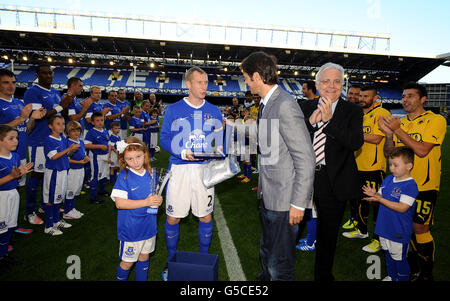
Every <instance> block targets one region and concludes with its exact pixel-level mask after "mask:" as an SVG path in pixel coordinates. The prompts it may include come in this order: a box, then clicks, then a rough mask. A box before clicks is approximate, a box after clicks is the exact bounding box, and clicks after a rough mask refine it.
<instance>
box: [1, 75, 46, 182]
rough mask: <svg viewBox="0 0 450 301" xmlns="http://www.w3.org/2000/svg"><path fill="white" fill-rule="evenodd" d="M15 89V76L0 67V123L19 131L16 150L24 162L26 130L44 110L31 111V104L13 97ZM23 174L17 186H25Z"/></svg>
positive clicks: (42, 114) (25, 155)
mask: <svg viewBox="0 0 450 301" xmlns="http://www.w3.org/2000/svg"><path fill="white" fill-rule="evenodd" d="M15 91H16V76H15V75H14V73H13V72H12V71H10V70H7V69H0V112H1V114H0V124H4V125H8V126H11V127H13V128H16V129H17V130H18V131H19V136H18V139H19V145H18V146H17V149H16V152H17V153H18V154H19V157H20V161H21V162H22V163H26V157H27V140H28V135H27V132H29V131H31V130H32V129H33V128H34V125H35V120H36V119H41V118H42V117H44V115H45V113H46V110H45V109H44V108H41V109H40V110H36V111H32V110H33V109H32V105H31V104H28V105H26V106H25V104H24V103H23V101H22V100H20V99H17V98H14V97H13V96H14V93H15ZM25 178H26V177H25V176H23V177H22V178H20V180H19V186H25Z"/></svg>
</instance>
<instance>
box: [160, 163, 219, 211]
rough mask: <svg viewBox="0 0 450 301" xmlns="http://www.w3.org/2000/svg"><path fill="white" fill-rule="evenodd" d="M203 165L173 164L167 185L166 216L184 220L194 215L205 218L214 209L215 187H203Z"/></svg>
mask: <svg viewBox="0 0 450 301" xmlns="http://www.w3.org/2000/svg"><path fill="white" fill-rule="evenodd" d="M203 168H204V165H203V164H178V165H176V164H172V167H171V171H172V176H171V177H170V180H169V182H168V183H167V191H166V214H167V215H169V216H171V217H175V218H184V217H186V216H187V215H188V214H189V210H190V209H191V208H192V214H193V215H195V216H197V217H205V216H207V215H208V214H210V213H211V212H213V209H214V187H211V188H209V189H207V188H206V187H205V185H203V182H202V178H203Z"/></svg>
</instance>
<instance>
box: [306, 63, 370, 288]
mask: <svg viewBox="0 0 450 301" xmlns="http://www.w3.org/2000/svg"><path fill="white" fill-rule="evenodd" d="M343 83H344V69H343V68H342V67H341V66H340V65H337V64H333V63H327V64H325V65H323V66H322V67H320V69H319V71H318V72H317V75H316V86H317V89H318V91H319V94H320V99H319V100H311V101H305V102H302V103H301V104H300V106H301V109H302V111H303V113H304V114H305V122H306V125H307V127H308V129H309V131H310V134H311V137H312V140H313V148H314V151H315V154H316V168H315V170H316V171H315V177H314V197H313V201H314V204H315V206H316V209H317V216H318V220H317V244H316V262H315V272H314V279H315V280H317V281H332V280H334V276H333V274H332V268H333V261H334V254H335V250H336V243H337V235H338V230H339V226H340V223H341V220H342V216H343V214H344V210H345V203H346V200H349V199H352V198H356V197H358V196H359V195H360V194H361V182H360V179H359V175H358V169H357V166H356V161H355V157H354V151H356V150H358V149H359V148H360V147H361V146H362V145H363V143H364V136H363V131H362V124H363V111H362V108H361V107H360V106H358V105H356V104H353V103H350V102H347V101H345V100H343V99H342V98H341V93H342V85H343Z"/></svg>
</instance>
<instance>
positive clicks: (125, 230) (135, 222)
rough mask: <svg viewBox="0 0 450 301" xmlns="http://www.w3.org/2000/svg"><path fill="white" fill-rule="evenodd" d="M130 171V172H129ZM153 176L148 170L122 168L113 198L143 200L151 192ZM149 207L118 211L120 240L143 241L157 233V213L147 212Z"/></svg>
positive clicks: (112, 193)
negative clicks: (139, 171)
mask: <svg viewBox="0 0 450 301" xmlns="http://www.w3.org/2000/svg"><path fill="white" fill-rule="evenodd" d="M127 171H128V174H127ZM150 182H151V176H150V174H149V173H148V171H145V172H144V173H142V174H138V173H136V172H135V171H133V170H131V169H127V170H122V171H121V172H120V173H119V175H118V176H117V180H116V183H115V184H114V188H113V191H112V192H111V198H112V199H113V200H114V198H115V197H120V198H123V199H129V200H143V199H145V198H147V196H148V195H149V194H151V193H152V192H153V191H152V188H151V187H150ZM148 208H149V207H141V208H137V209H119V210H118V211H117V235H118V237H119V240H120V241H128V242H133V241H141V240H145V239H149V238H151V237H153V236H155V235H156V233H157V226H156V214H150V213H148V212H147V209H148Z"/></svg>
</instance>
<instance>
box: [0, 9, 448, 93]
mask: <svg viewBox="0 0 450 301" xmlns="http://www.w3.org/2000/svg"><path fill="white" fill-rule="evenodd" d="M0 14H1V20H2V22H1V24H0V32H1V35H0V52H1V56H2V58H3V61H2V62H3V63H7V62H10V61H11V59H13V60H14V62H16V63H27V64H35V63H38V62H39V61H42V60H46V59H48V57H51V59H52V62H51V63H52V64H55V65H56V64H57V65H65V64H73V65H77V66H83V65H85V66H92V64H95V65H96V66H99V67H112V66H114V67H115V68H121V69H125V68H128V69H131V66H132V67H133V68H138V69H139V70H142V69H144V70H145V69H155V70H161V71H184V70H185V69H186V68H187V67H189V66H192V65H199V66H202V67H203V68H205V69H207V71H210V72H211V73H231V74H233V73H235V74H240V70H239V63H240V62H241V61H242V60H243V59H244V58H245V57H246V56H247V55H249V54H250V53H252V52H254V51H258V50H264V51H265V52H267V53H269V54H273V55H274V56H275V57H276V58H277V60H278V66H279V69H280V71H281V76H282V77H286V78H287V77H296V78H300V79H308V78H313V77H314V71H316V70H317V69H318V67H320V66H321V65H322V64H324V63H326V62H329V61H332V62H335V63H338V64H340V65H342V66H343V67H344V68H345V69H346V71H347V73H348V78H349V80H351V81H375V82H376V81H380V82H383V83H389V84H394V85H395V84H401V83H403V82H405V81H418V80H419V79H421V78H422V77H423V76H425V75H426V74H428V73H429V72H431V71H432V70H434V69H435V68H436V67H438V66H439V65H442V64H443V65H448V63H449V62H448V60H449V54H448V53H447V54H442V55H438V56H436V55H418V54H404V53H393V52H391V51H390V36H389V35H385V34H367V33H356V32H338V31H330V30H325V31H324V30H310V29H298V28H282V27H276V26H253V25H236V24H219V23H217V24H216V23H199V22H197V21H192V20H191V21H183V20H161V19H160V18H152V17H145V16H144V17H142V16H123V15H119V16H114V15H112V14H105V13H97V12H96V13H91V12H72V11H71V12H69V11H63V10H54V9H43V8H28V7H17V6H13V5H9V6H5V5H1V6H0ZM24 58H26V60H24ZM69 58H70V59H71V61H70V63H69V62H68V59H69ZM131 63H132V65H131ZM150 64H151V65H150Z"/></svg>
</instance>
